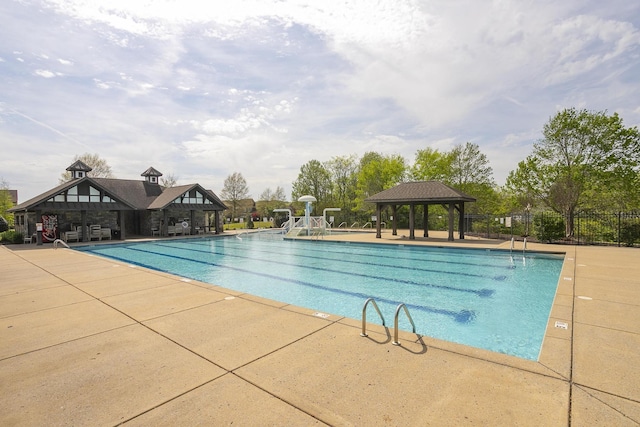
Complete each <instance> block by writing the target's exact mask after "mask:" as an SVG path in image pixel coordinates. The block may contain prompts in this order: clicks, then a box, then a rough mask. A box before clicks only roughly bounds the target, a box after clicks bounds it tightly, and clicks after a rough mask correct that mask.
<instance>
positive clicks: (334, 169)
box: [325, 155, 358, 221]
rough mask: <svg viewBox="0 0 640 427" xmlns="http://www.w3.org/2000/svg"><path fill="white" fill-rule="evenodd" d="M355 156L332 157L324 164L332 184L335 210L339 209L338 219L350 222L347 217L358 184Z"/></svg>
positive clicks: (352, 205) (349, 218)
mask: <svg viewBox="0 0 640 427" xmlns="http://www.w3.org/2000/svg"><path fill="white" fill-rule="evenodd" d="M356 160H357V157H356V155H351V156H344V157H333V158H332V159H331V160H329V161H328V162H326V163H325V165H326V168H327V170H328V171H329V174H330V175H331V181H332V184H333V187H332V192H333V197H332V199H333V201H334V203H336V205H335V206H332V207H336V208H340V214H339V217H341V218H343V220H345V221H346V220H351V216H350V215H349V214H350V213H351V212H352V210H353V208H354V206H355V202H354V201H355V198H356V185H357V182H358V176H357V171H358V163H357V161H356Z"/></svg>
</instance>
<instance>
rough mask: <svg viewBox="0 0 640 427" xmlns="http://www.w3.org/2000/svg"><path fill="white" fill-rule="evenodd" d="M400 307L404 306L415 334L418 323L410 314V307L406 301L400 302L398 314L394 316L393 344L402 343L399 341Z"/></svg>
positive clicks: (397, 309)
mask: <svg viewBox="0 0 640 427" xmlns="http://www.w3.org/2000/svg"><path fill="white" fill-rule="evenodd" d="M400 308H404V312H405V314H406V315H407V318H408V319H409V322H411V327H412V328H413V329H412V332H413V333H414V334H415V333H416V325H415V323H413V319H412V318H411V314H409V309H408V308H407V306H406V305H405V304H404V303H400V304H399V305H398V307H397V308H396V314H395V316H394V318H393V342H391V344H393V345H402V344H400V341H398V315H399V314H400Z"/></svg>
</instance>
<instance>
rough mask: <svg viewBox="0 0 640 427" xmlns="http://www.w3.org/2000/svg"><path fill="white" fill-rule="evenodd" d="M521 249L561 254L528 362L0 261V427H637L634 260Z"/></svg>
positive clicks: (31, 254) (204, 290) (138, 277)
mask: <svg viewBox="0 0 640 427" xmlns="http://www.w3.org/2000/svg"><path fill="white" fill-rule="evenodd" d="M332 239H350V240H363V241H375V242H383V243H389V244H394V243H403V244H427V245H429V244H430V245H434V244H435V245H439V246H444V245H449V244H451V243H449V242H446V240H444V239H440V238H438V237H432V238H429V239H417V240H416V241H415V242H414V241H408V240H407V239H404V238H402V236H391V235H390V234H388V233H385V234H384V235H383V238H382V239H375V238H374V236H373V235H371V234H358V235H356V234H352V235H348V236H341V237H332ZM453 245H455V246H464V245H467V246H475V247H493V248H498V247H502V248H504V247H507V248H508V245H509V243H508V242H506V243H505V242H500V241H491V240H478V239H475V240H474V239H471V238H467V239H465V241H456V242H454V243H453ZM520 245H521V243H520ZM529 249H536V250H547V251H549V250H550V251H554V252H558V251H563V252H565V251H566V253H567V255H566V260H565V263H564V267H563V270H562V273H561V277H560V282H559V285H558V292H557V295H556V299H555V302H554V306H553V309H552V313H551V318H550V321H549V326H548V329H547V334H546V337H545V341H544V345H543V349H542V353H541V357H540V360H539V361H538V362H532V361H527V360H523V359H519V358H516V357H511V356H506V355H502V354H497V353H493V352H489V351H485V350H479V349H475V348H471V347H467V346H462V345H458V344H453V343H449V342H445V341H440V340H436V339H432V338H429V337H423V338H420V339H417V337H416V335H414V334H410V333H401V339H402V346H400V347H398V346H393V345H391V334H392V331H389V330H386V329H384V328H382V327H380V326H376V325H375V324H374V323H370V324H369V337H368V338H362V337H360V321H359V320H353V319H346V318H342V317H339V316H333V315H332V316H329V317H328V318H322V317H318V316H315V315H314V313H315V312H314V311H313V310H308V309H303V308H299V307H294V306H290V305H286V304H283V303H280V302H276V301H270V300H265V299H262V298H258V297H254V296H252V295H248V294H240V293H238V292H234V291H231V290H227V289H223V288H220V287H216V286H211V285H208V284H205V283H199V282H196V281H187V280H185V279H181V278H180V277H176V276H172V275H169V274H164V273H159V272H155V271H151V270H146V269H143V268H134V267H132V266H129V265H127V264H124V263H119V262H115V261H112V260H108V259H103V258H99V257H95V256H91V255H88V254H86V253H80V252H75V251H73V250H68V249H58V250H54V249H53V248H51V246H40V247H36V246H35V245H13V246H3V247H0V425H2V426H11V425H28V426H35V425H38V426H39V425H48V426H55V425H74V426H81V425H91V426H100V425H107V426H110V425H119V424H125V425H127V426H129V425H134V426H136V425H141V426H142V425H145V426H146V425H154V426H157V425H166V426H176V425H231V424H233V425H287V426H288V425H296V426H299V425H300V426H301V425H304V426H306V425H336V426H348V425H362V426H377V425H389V426H409V425H411V426H414V425H415V426H423V425H436V426H437V425H456V426H457V425H509V426H512V425H522V426H527V425H531V426H569V425H570V426H594V425H603V426H637V425H638V424H639V423H640V385H639V384H640V369H638V366H640V262H639V261H640V250H638V249H630V248H617V247H612V248H604V247H573V246H566V247H565V246H546V245H529ZM556 321H559V322H564V323H566V324H567V326H568V328H567V329H562V328H558V327H555V324H556Z"/></svg>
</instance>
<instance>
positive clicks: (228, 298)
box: [224, 297, 236, 300]
mask: <svg viewBox="0 0 640 427" xmlns="http://www.w3.org/2000/svg"><path fill="white" fill-rule="evenodd" d="M224 299H226V300H231V299H236V297H224Z"/></svg>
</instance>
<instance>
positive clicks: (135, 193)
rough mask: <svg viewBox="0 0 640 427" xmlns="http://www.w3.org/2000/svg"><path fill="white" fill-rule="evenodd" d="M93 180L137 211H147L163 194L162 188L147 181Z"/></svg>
mask: <svg viewBox="0 0 640 427" xmlns="http://www.w3.org/2000/svg"><path fill="white" fill-rule="evenodd" d="M91 180H92V181H94V182H96V183H97V184H99V185H100V186H102V187H103V188H104V189H105V190H107V191H108V192H109V193H111V194H113V195H114V196H115V197H117V198H119V199H121V200H125V201H127V202H128V203H129V204H131V206H132V207H134V208H136V209H147V208H148V207H149V205H150V204H151V203H153V201H154V200H155V199H156V197H158V196H160V195H161V194H162V187H160V186H159V185H158V184H152V183H150V182H147V181H138V180H133V179H115V178H91Z"/></svg>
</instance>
